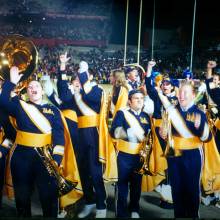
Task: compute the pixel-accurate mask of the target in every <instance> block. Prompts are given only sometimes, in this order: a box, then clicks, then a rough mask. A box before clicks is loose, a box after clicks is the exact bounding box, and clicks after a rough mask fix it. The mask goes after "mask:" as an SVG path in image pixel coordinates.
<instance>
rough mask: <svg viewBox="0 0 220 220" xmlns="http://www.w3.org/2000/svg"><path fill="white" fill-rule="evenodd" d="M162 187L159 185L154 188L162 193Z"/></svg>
mask: <svg viewBox="0 0 220 220" xmlns="http://www.w3.org/2000/svg"><path fill="white" fill-rule="evenodd" d="M161 188H162V187H161V185H158V186H157V187H155V189H154V190H155V191H156V192H158V193H161Z"/></svg>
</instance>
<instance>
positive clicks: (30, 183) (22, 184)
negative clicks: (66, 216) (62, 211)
mask: <svg viewBox="0 0 220 220" xmlns="http://www.w3.org/2000/svg"><path fill="white" fill-rule="evenodd" d="M11 173H12V180H13V186H14V191H15V201H16V208H17V215H18V217H30V216H31V195H32V192H33V188H34V186H35V185H36V187H37V190H38V193H39V198H40V202H41V206H42V210H43V216H44V217H57V213H58V191H57V184H56V180H55V179H54V178H53V177H51V176H49V174H48V171H47V170H46V168H45V166H44V164H43V163H42V161H41V159H40V157H39V156H38V155H37V153H36V151H35V150H34V149H33V148H30V147H21V146H17V147H16V149H15V151H14V153H13V156H12V158H11Z"/></svg>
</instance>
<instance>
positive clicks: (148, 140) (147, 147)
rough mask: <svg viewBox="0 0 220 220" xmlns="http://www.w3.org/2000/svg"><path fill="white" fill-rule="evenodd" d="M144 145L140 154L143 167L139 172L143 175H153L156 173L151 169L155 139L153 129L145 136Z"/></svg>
mask: <svg viewBox="0 0 220 220" xmlns="http://www.w3.org/2000/svg"><path fill="white" fill-rule="evenodd" d="M142 144H143V147H142V149H141V150H140V152H139V155H140V162H141V163H142V167H141V168H140V170H139V171H138V172H137V173H139V174H141V175H149V176H153V175H154V174H153V173H152V172H151V171H150V164H149V163H150V155H151V152H152V146H153V139H152V135H151V131H150V130H149V131H148V134H147V136H146V137H145V139H144V141H143V143H142Z"/></svg>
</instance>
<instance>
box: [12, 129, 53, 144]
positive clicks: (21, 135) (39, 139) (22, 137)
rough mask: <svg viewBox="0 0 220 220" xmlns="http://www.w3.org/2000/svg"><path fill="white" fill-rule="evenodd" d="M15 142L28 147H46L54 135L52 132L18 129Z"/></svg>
mask: <svg viewBox="0 0 220 220" xmlns="http://www.w3.org/2000/svg"><path fill="white" fill-rule="evenodd" d="M15 143H16V144H20V145H24V146H27V147H44V146H46V145H48V144H51V143H52V136H51V134H36V133H29V132H25V131H19V130H18V131H17V135H16V139H15Z"/></svg>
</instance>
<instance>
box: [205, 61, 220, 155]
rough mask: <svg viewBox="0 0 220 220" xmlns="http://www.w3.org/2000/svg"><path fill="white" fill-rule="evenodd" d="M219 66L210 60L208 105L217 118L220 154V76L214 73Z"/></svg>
mask: <svg viewBox="0 0 220 220" xmlns="http://www.w3.org/2000/svg"><path fill="white" fill-rule="evenodd" d="M216 66H217V64H216V62H215V61H212V60H210V61H209V62H208V64H207V76H206V81H205V82H206V88H207V96H208V98H207V99H208V105H210V106H211V109H209V110H210V111H211V114H213V115H215V117H216V118H217V119H216V121H214V123H215V126H214V127H215V128H216V133H215V142H216V144H217V147H218V151H219V153H220V76H219V75H218V74H215V73H213V69H214V68H215V67H216ZM213 120H214V119H213Z"/></svg>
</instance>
